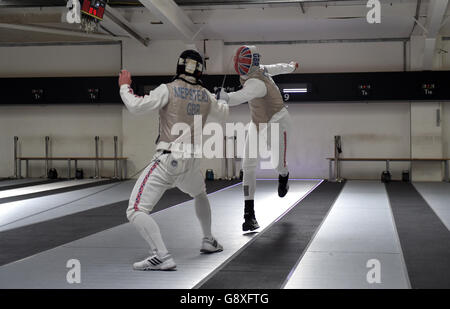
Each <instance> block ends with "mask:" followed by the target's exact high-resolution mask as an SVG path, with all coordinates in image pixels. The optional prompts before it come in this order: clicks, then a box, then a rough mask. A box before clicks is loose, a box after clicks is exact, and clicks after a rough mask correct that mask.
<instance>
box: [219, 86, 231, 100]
mask: <svg viewBox="0 0 450 309" xmlns="http://www.w3.org/2000/svg"><path fill="white" fill-rule="evenodd" d="M217 100H223V101H225V102H227V103H228V101H229V100H230V96H229V95H228V93H226V92H225V90H223V88H222V89H220V92H219V94H218V95H217Z"/></svg>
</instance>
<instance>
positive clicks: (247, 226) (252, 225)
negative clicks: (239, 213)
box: [242, 213, 259, 232]
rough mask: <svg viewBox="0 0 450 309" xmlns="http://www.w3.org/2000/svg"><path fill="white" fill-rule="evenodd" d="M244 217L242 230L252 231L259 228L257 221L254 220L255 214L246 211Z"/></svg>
mask: <svg viewBox="0 0 450 309" xmlns="http://www.w3.org/2000/svg"><path fill="white" fill-rule="evenodd" d="M244 219H245V222H244V223H242V230H243V231H244V232H246V231H254V230H256V229H259V224H258V221H256V218H255V214H248V213H246V214H245V215H244Z"/></svg>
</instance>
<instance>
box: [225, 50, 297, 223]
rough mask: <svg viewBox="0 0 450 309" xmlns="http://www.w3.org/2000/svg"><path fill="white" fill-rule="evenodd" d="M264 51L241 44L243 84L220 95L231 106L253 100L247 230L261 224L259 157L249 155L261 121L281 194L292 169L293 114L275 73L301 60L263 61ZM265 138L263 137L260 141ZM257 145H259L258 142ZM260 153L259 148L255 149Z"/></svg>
mask: <svg viewBox="0 0 450 309" xmlns="http://www.w3.org/2000/svg"><path fill="white" fill-rule="evenodd" d="M260 58H261V56H260V54H259V53H258V51H257V49H256V47H255V46H241V47H240V48H239V49H238V50H237V52H236V55H235V57H234V65H235V70H236V72H237V73H238V74H239V75H240V81H241V84H242V86H243V88H242V89H241V90H239V91H236V92H230V93H225V92H224V91H222V92H221V93H220V98H222V99H226V100H228V105H229V106H236V105H239V104H242V103H244V102H248V103H249V107H250V113H251V122H250V124H249V130H248V134H247V138H246V142H245V150H244V159H243V172H244V179H243V189H244V198H245V206H244V207H245V208H244V220H245V222H244V223H243V225H242V229H243V230H244V231H249V230H250V231H253V230H256V229H258V228H259V224H258V222H257V221H256V217H255V210H254V196H255V187H256V174H255V172H256V167H257V164H258V157H257V156H256V157H255V156H251V155H249V152H250V150H249V148H250V147H251V146H250V145H251V143H250V141H251V140H252V139H253V140H256V139H257V137H256V136H255V135H257V134H258V132H259V131H260V124H267V126H264V125H263V126H261V127H262V128H263V129H262V130H263V132H261V137H262V138H263V140H264V142H265V143H266V144H268V145H267V146H268V147H267V148H268V149H269V148H270V149H271V151H272V154H273V155H272V156H271V163H272V167H273V168H274V169H276V170H277V172H278V174H279V178H278V179H279V183H278V195H279V196H280V197H284V196H285V195H286V194H287V192H288V190H289V185H288V179H289V170H288V165H287V160H286V152H287V148H288V140H289V136H290V134H289V127H290V122H291V120H290V116H289V113H288V111H287V109H286V107H285V105H284V101H283V98H282V96H281V93H280V90H279V89H278V87H277V85H276V84H275V82H274V81H273V79H272V76H275V75H279V74H287V73H292V72H294V71H295V70H296V69H297V68H298V63H296V62H290V63H289V64H286V63H279V64H272V65H262V64H260ZM275 123H276V124H278V128H279V136H278V145H277V141H275V140H274V141H271V138H270V136H271V134H270V133H269V132H270V131H271V130H272V128H273V127H274V126H273V124H275ZM252 127H253V128H252ZM259 142H261V140H260V141H259ZM255 146H256V145H255ZM274 151H277V155H274ZM253 153H255V154H258V151H257V150H256V151H253Z"/></svg>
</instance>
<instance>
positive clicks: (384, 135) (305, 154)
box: [203, 102, 410, 179]
mask: <svg viewBox="0 0 450 309" xmlns="http://www.w3.org/2000/svg"><path fill="white" fill-rule="evenodd" d="M288 110H289V113H290V115H291V118H292V122H293V124H294V126H295V127H294V130H292V132H291V134H290V137H289V141H288V158H287V159H288V164H289V170H290V173H291V176H292V177H301V178H328V171H329V169H328V161H327V160H326V158H328V157H332V156H333V154H334V145H333V143H334V140H333V138H334V136H335V135H341V137H342V147H343V154H342V156H343V157H366V158H370V157H405V156H406V157H409V152H410V149H409V140H410V136H409V121H410V115H409V103H398V102H397V103H376V104H373V103H372V104H366V103H340V104H333V103H311V104H289V106H288ZM248 121H249V112H248V105H241V106H238V107H235V108H233V109H232V112H231V115H230V122H243V123H248ZM203 168H204V169H206V168H213V169H214V170H215V171H218V172H219V174H220V175H221V171H222V169H221V165H220V162H217V161H209V160H208V161H207V160H205V162H204V163H203ZM391 168H392V170H391V173H392V175H393V177H395V178H401V172H402V170H404V169H408V165H407V164H404V163H392V164H391ZM384 169H385V164H384V163H367V162H352V163H343V164H342V175H341V176H343V177H344V178H356V179H379V177H380V175H381V171H382V170H384ZM258 176H259V177H269V178H274V177H277V174H276V172H275V171H272V170H259V172H258Z"/></svg>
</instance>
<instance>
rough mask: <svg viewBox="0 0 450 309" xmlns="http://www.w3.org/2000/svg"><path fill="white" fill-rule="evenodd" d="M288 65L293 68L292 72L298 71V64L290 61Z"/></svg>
mask: <svg viewBox="0 0 450 309" xmlns="http://www.w3.org/2000/svg"><path fill="white" fill-rule="evenodd" d="M289 64H290V65H292V66H293V67H294V68H295V69H294V71H295V70H297V69H298V62H295V61H291V62H289Z"/></svg>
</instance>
